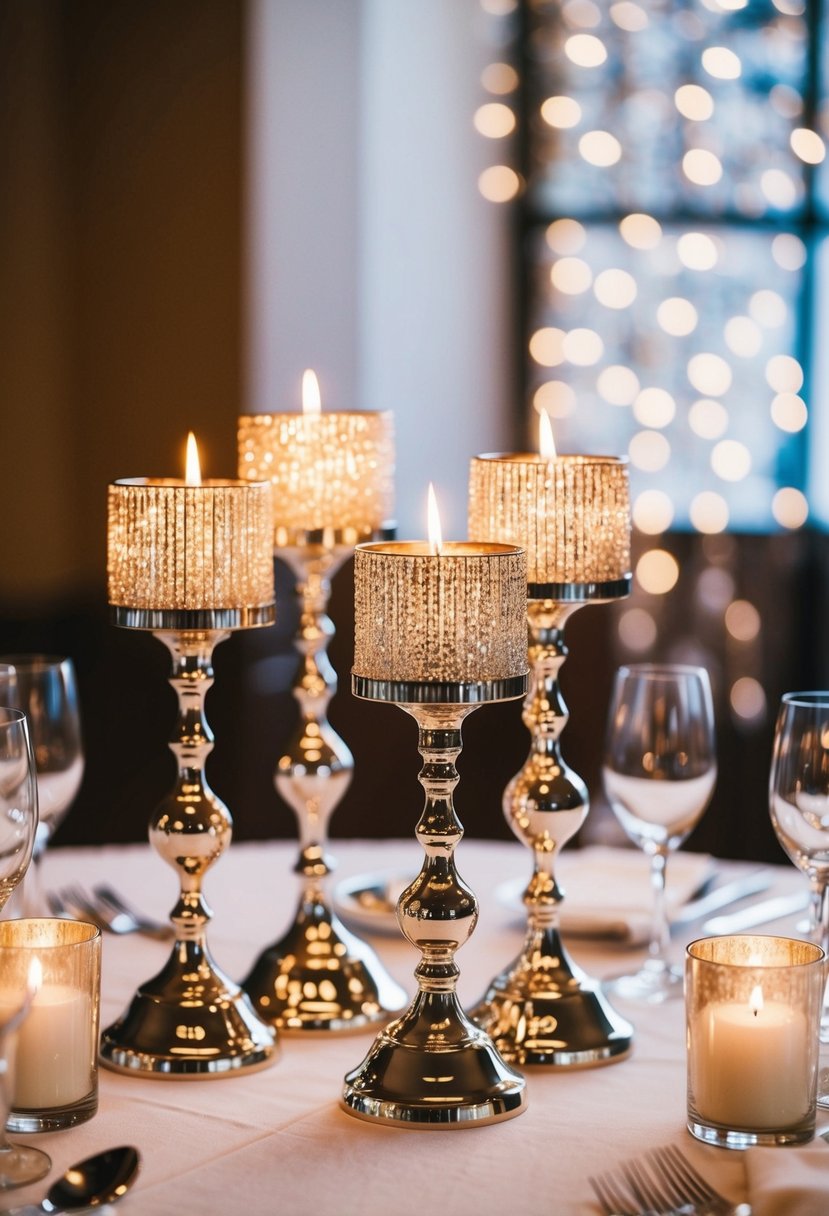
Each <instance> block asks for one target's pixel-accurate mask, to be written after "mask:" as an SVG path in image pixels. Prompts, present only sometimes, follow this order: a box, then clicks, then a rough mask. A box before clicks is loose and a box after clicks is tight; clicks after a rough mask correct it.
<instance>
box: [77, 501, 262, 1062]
mask: <svg viewBox="0 0 829 1216" xmlns="http://www.w3.org/2000/svg"><path fill="white" fill-rule="evenodd" d="M271 527H272V524H271V511H270V497H269V487H268V486H267V485H266V484H264V483H261V484H259V485H254V486H247V485H244V484H242V483H241V482H239V483H233V482H230V483H226V482H215V483H214V482H207V483H205V484H204V485H198V486H190V485H187V486H185V485H183V484H182V483H180V482H174V481H172V480H159V481H157V482H147V481H144V480H141V481H138V480H136V481H129V482H116V483H114V484H113V485H111V486H110V502H109V600H110V605H111V615H112V620H113V623H114V624H116V625H120V626H123V627H126V628H130V629H145V630H150V631H152V632H153V633H154V634H155V636H156V637H157V638H158V639H159V641H161V642H163V643H164V645H165V646H166V647H167V649H168V650H169V652H170V656H171V659H172V673H171V676H170V683H171V684H172V686H173V688H174V690H175V692H176V694H177V698H178V720H177V722H176V726H175V729H174V732H173V736H172V739H171V741H170V749H171V751H172V752H173V754H174V756H175V757H176V760H177V763H178V774H177V778H176V781H175V784H174V786H173V788H172V790H171V791H170V793H169V794H168V796H167V797H166V798H165V799H164V800H163V801H162V803H161V805H160V806H159V807H158V809H157V810H156V812H155V814H154V815H153V817H152V819H151V822H150V828H149V835H150V843H151V844H152V845H153V847H154V848H155V849H156V851H157V852H158V853H159V855H160V856H161V857H162V858H163V859H164V860H165V861H166V862H167V863H168V864H169V865H170V866H172V867H173V869H174V870H175V871H176V872H177V874H178V876H179V881H180V884H181V885H180V894H179V899H178V902H177V903H176V905H175V907H174V908H173V910H172V912H171V913H170V920H171V922H172V925H173V928H174V930H175V935H176V941H175V945H174V946H173V949H172V952H171V954H170V957H169V959H168V961H167V964H166V965H165V967H164V968H163V969H162V970H161V971H160V972H159V973H158V975H156V976H154V977H153V978H152V979H150V980H148V981H147V982H146V983H144V984H142V985H141V986H140V987H139V988H138V990H137V992H136V993H135V995H134V996H133V998H132V1001H131V1003H130V1005H129V1006H128V1008H127V1009H126V1011H125V1012H124V1014H123V1015H122V1016H121V1017H120V1018H119V1019H118V1020H117V1021H116V1022H114V1023H113V1024H112V1025H111V1026H109V1027H107V1029H106V1030H104V1032H103V1034H102V1035H101V1048H100V1054H101V1060H102V1061H103V1063H104V1064H106V1065H107V1066H108V1067H110V1068H113V1069H116V1070H118V1071H121V1072H127V1073H133V1074H135V1073H140V1074H142V1075H147V1076H187V1077H221V1076H227V1075H229V1074H231V1073H234V1072H238V1071H240V1070H242V1069H244V1070H247V1071H251V1070H253V1069H256V1068H262V1067H264V1066H266V1065H267V1064H269V1063H271V1062H272V1061H273V1060H274V1059H275V1052H276V1035H275V1031H274V1030H273V1028H272V1027H271V1026H269V1025H267V1024H266V1023H265V1022H263V1021H262V1020H261V1019H260V1018H259V1016H258V1015H257V1014H256V1012H255V1011H254V1009H253V1007H252V1005H251V1004H250V1002H249V1001H248V999H247V997H246V996H245V994H244V993H243V992H242V990H241V988H240V987H239V986H238V985H237V984H235V983H233V981H232V980H230V979H229V978H228V977H227V976H226V975H225V974H224V973H223V972H222V971H221V970H220V969H219V968H218V966H217V965H216V963H215V962H214V961H213V958H212V957H211V954H210V950H209V948H208V945H207V940H206V930H207V925H208V923H209V921H210V919H211V915H212V914H211V911H210V909H209V907H208V905H207V903H206V902H205V900H204V897H203V895H202V879H203V877H204V875H205V873H206V872H207V870H208V869H209V868H210V867H211V866H212V865H213V864H214V863H215V862H216V861H218V859H219V858H220V857H221V855H222V853H223V852H224V850H225V849H226V848H227V847H228V845H229V844H230V838H231V829H232V820H231V817H230V812H229V811H228V809H227V807H226V806H225V805H224V803H223V802H222V801H221V800H220V799H219V798H218V797H217V796H216V794H215V793H214V792H213V790H212V789H211V788H210V786H209V784H208V782H207V778H206V776H205V772H204V766H205V762H206V760H207V757H208V755H209V754H210V752H211V751H212V748H213V735H212V733H211V730H210V727H209V725H208V723H207V720H206V718H205V713H204V700H205V696H206V695H207V693H208V691H209V690H210V688H211V687H212V684H213V664H212V659H213V650H214V648H215V647H216V646H217V645H218V644H219V643H220V642H222V641H224V640H225V639H226V638H227V637H228V636H229V634H230V631H231V630H236V629H247V628H253V627H256V626H262V625H269V624H271V623H272V622H273V620H274V605H273V563H272V556H271V549H270V546H271ZM159 604H162V605H166V606H164V607H159V606H158V605H159ZM170 605H174V606H170Z"/></svg>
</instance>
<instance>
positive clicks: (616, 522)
mask: <svg viewBox="0 0 829 1216" xmlns="http://www.w3.org/2000/svg"><path fill="white" fill-rule="evenodd" d="M469 536H470V538H471V539H473V540H497V541H504V542H508V543H511V544H515V545H520V546H521V547H522V548H524V549H526V551H527V581H528V584H529V587H530V598H539V599H543V598H551V599H555V598H556V594H555V592H554V591H551V594H549V596H548V595H547V594H545V592H544V590H543V589H544V588H545V587H550V588H555V587H558V586H560V585H561V584H573V583H582V584H598V585H600V586H603V587H607V588H608V590H612V588H613V587H614V585H617V584H621V583H626V581H627V580H629V578H630V495H629V489H628V469H627V463H626V461H625V460H623V459H622V458H620V457H616V456H570V455H567V456H559V455H557V453H556V450H555V444H554V442H553V435H552V429H551V428H550V423H549V418H548V416H547V415H546V414H542V415H541V439H540V451H538V452H514V453H503V452H502V453H491V454H485V455H481V456H475V457H473V459H472V462H471V465H470V471H469ZM534 587H535V588H538V589H539V590H538V591H537V592H536V591H534V590H533V588H534Z"/></svg>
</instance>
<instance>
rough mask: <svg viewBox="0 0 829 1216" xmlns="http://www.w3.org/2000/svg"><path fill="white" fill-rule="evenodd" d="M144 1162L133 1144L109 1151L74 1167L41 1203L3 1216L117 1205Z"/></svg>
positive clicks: (56, 1214) (55, 1215)
mask: <svg viewBox="0 0 829 1216" xmlns="http://www.w3.org/2000/svg"><path fill="white" fill-rule="evenodd" d="M140 1160H141V1158H140V1157H139V1154H138V1149H136V1148H133V1147H132V1145H131V1144H125V1145H122V1146H121V1147H120V1148H108V1149H106V1150H105V1151H104V1152H103V1153H96V1154H95V1156H94V1157H87V1158H86V1160H85V1161H79V1162H78V1163H77V1164H76V1165H70V1167H69V1169H68V1170H67V1171H66V1173H65V1174H64V1175H63V1176H62V1177H60V1178H58V1180H57V1182H53V1183H52V1185H51V1186H50V1187H49V1190H48V1192H47V1194H46V1198H45V1199H43V1200H42V1201H41V1202H40V1203H27V1204H25V1205H24V1206H23V1207H20V1208H9V1209H5V1210H4V1211H2V1212H0V1216H40V1213H43V1212H49V1213H51V1214H52V1216H59V1213H62V1212H77V1211H79V1210H80V1209H82V1208H88V1207H98V1206H99V1205H100V1204H102V1203H114V1202H115V1201H116V1199H120V1198H121V1197H122V1195H125V1194H126V1192H127V1191H128V1190H129V1188H130V1187H131V1186H132V1184H133V1182H134V1181H135V1177H136V1175H137V1174H138V1166H139V1163H140Z"/></svg>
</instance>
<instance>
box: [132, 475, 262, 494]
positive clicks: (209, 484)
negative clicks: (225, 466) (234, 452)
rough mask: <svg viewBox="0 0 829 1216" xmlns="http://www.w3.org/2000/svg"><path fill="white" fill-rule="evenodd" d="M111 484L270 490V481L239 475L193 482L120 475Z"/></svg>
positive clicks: (145, 487) (161, 488)
mask: <svg viewBox="0 0 829 1216" xmlns="http://www.w3.org/2000/svg"><path fill="white" fill-rule="evenodd" d="M109 484H110V486H130V487H137V488H139V489H152V490H210V491H217V490H250V489H259V488H263V489H267V490H270V488H271V483H270V482H269V481H261V480H260V481H245V480H243V479H242V478H239V477H206V478H204V480H203V481H199V482H197V483H196V484H191V483H190V482H188V481H185V480H184V478H183V477H118V478H116V480H115V481H111V482H110V483H109Z"/></svg>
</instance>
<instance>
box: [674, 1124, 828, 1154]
mask: <svg viewBox="0 0 829 1216" xmlns="http://www.w3.org/2000/svg"><path fill="white" fill-rule="evenodd" d="M687 1127H688V1131H689V1132H690V1133H691V1135H692V1136H695V1137H696V1138H697V1140H702V1141H703V1142H704V1143H705V1144H714V1145H716V1147H717V1148H737V1149H743V1148H754V1147H755V1146H756V1145H760V1146H773V1145H776V1144H778V1145H779V1144H807V1143H808V1142H809V1141H810V1140H812V1139H813V1138H814V1134H815V1125H814V1123H813V1122H812V1123H809V1124H808V1125H805V1126H801V1127H791V1128H785V1129H783V1130H782V1131H772V1130H770V1129H763V1130H761V1131H746V1130H737V1129H735V1128H728V1127H718V1126H717V1125H716V1124H714V1123H700V1122H697V1121H696V1120H694V1119H690V1118H689V1120H688V1123H687Z"/></svg>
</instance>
